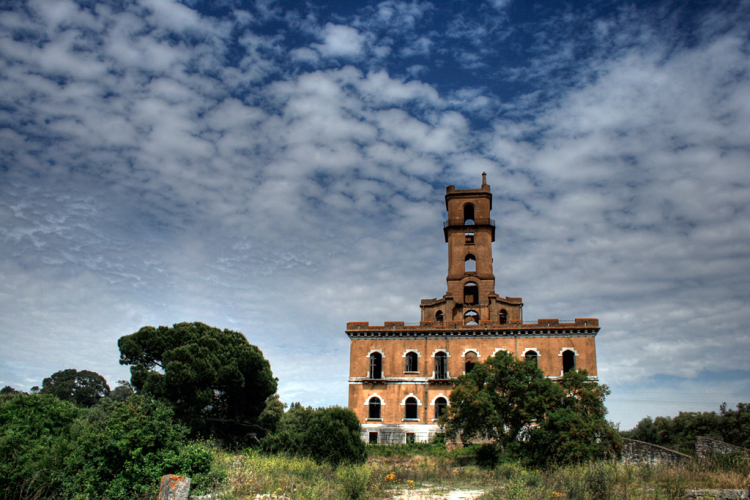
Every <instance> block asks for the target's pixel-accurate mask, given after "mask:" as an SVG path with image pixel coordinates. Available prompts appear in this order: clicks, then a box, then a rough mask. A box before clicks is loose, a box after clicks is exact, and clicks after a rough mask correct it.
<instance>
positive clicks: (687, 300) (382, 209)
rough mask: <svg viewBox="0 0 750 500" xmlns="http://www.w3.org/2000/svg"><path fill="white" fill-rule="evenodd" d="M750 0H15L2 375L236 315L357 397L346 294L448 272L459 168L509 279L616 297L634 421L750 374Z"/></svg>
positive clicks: (1, 46)
mask: <svg viewBox="0 0 750 500" xmlns="http://www.w3.org/2000/svg"><path fill="white" fill-rule="evenodd" d="M749 21H750V3H749V2H747V1H736V2H684V1H680V2H676V1H675V2H645V1H644V2H605V1H602V2H559V1H540V2H520V1H518V0H494V1H485V2H481V1H472V2H468V1H467V2H459V1H456V2H418V1H414V2H399V1H391V0H388V1H384V2H315V3H302V2H291V1H288V2H273V1H268V0H264V1H257V2H232V1H226V2H216V1H212V2H185V3H179V2H174V1H169V0H142V1H130V2H126V1H123V2H106V3H96V2H89V1H81V2H74V1H68V0H53V1H41V0H29V1H10V2H5V3H4V6H3V7H2V10H0V251H1V252H2V256H3V258H2V259H0V276H1V277H2V280H0V385H2V386H4V385H11V386H14V387H16V388H18V389H24V390H28V389H29V388H30V387H31V386H34V385H39V384H40V383H41V381H42V379H43V378H44V377H47V376H49V375H50V374H52V373H53V372H55V371H57V370H61V369H65V368H77V369H88V370H93V371H96V372H98V373H101V374H102V375H104V376H105V377H106V378H107V380H108V381H109V382H110V385H112V386H114V385H115V383H116V381H117V380H119V379H125V378H128V377H129V374H128V370H127V368H125V367H122V366H120V365H119V364H118V357H119V356H118V351H117V345H116V341H117V339H118V338H119V337H120V336H122V335H126V334H129V333H132V332H134V331H136V330H138V328H140V327H141V326H144V325H170V324H173V323H177V322H181V321H203V322H205V323H208V324H211V325H214V326H217V327H220V328H230V329H233V330H238V331H241V332H243V333H244V334H245V335H246V336H247V337H248V339H249V340H250V341H251V342H252V343H254V344H257V345H258V346H259V347H260V348H261V349H262V350H263V352H264V353H265V355H266V356H267V357H268V358H269V359H270V361H271V364H272V368H273V371H274V373H275V375H276V376H278V377H279V380H280V393H281V396H282V400H284V401H286V402H292V401H300V402H302V403H303V404H306V405H313V406H320V405H331V404H342V405H345V404H346V397H347V383H346V380H347V376H348V339H347V337H346V335H345V334H344V328H345V324H346V322H347V321H370V322H371V323H372V324H379V323H382V322H383V321H388V320H404V321H412V322H413V321H418V320H419V307H418V305H419V300H420V299H422V298H431V297H439V296H442V294H443V293H445V275H446V272H447V253H446V249H445V244H444V242H443V235H442V231H441V222H442V220H443V219H444V217H445V212H444V202H443V196H444V193H445V186H447V185H449V184H454V185H456V186H457V187H459V188H469V187H478V185H479V184H480V182H481V173H482V172H483V171H486V172H487V178H488V183H489V184H490V185H491V186H492V190H493V194H494V196H495V200H494V206H493V207H494V209H493V217H494V219H495V220H496V223H497V241H496V243H495V247H494V270H495V276H496V290H497V292H498V293H499V294H501V295H509V296H521V297H523V298H524V302H525V307H524V315H525V319H526V320H533V319H536V318H549V317H558V318H560V319H569V318H574V317H598V318H599V319H600V323H601V325H602V330H601V333H600V334H599V336H598V337H597V345H598V364H599V373H600V378H601V380H602V381H603V382H605V383H607V384H609V385H610V387H611V388H612V395H611V396H610V398H609V404H608V406H609V408H610V418H611V419H612V420H613V421H615V422H620V424H621V426H622V428H630V427H632V426H633V425H634V424H635V423H636V422H637V421H638V420H640V419H641V418H643V417H645V416H646V415H651V416H657V415H674V414H676V413H677V411H680V410H685V411H687V410H691V411H708V410H717V409H718V406H719V404H720V403H722V402H724V401H726V402H727V403H728V404H729V405H730V406H733V405H734V404H736V403H737V402H738V401H744V402H747V401H750V370H749V369H748V364H747V357H748V353H750V338H749V337H748V334H747V325H748V324H750V307H749V306H748V297H749V295H750V284H749V283H750V280H748V276H749V275H750V252H749V250H748V249H749V248H750V216H749V214H748V206H749V205H750V57H748V52H749V50H748V49H749V47H750V46H749V45H748V40H749V37H748V35H749V33H750V22H749Z"/></svg>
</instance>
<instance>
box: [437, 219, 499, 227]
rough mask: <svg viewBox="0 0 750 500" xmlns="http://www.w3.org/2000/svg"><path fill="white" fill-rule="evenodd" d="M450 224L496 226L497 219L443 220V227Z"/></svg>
mask: <svg viewBox="0 0 750 500" xmlns="http://www.w3.org/2000/svg"><path fill="white" fill-rule="evenodd" d="M449 226H492V227H495V221H494V220H493V219H474V220H464V219H448V220H447V221H444V222H443V228H446V227H449Z"/></svg>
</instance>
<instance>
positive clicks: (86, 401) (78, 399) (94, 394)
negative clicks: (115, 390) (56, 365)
mask: <svg viewBox="0 0 750 500" xmlns="http://www.w3.org/2000/svg"><path fill="white" fill-rule="evenodd" d="M39 392H40V394H52V395H53V396H55V397H56V398H58V399H60V400H62V401H70V402H71V403H75V404H76V405H78V406H84V407H91V406H94V405H95V404H97V403H98V402H99V400H100V399H102V398H103V397H106V396H108V395H109V385H107V381H106V380H105V379H104V377H102V376H101V375H99V374H98V373H95V372H90V371H88V370H81V371H80V372H79V371H78V370H75V369H74V368H69V369H67V370H60V371H59V372H55V373H53V374H52V376H51V377H47V378H45V379H44V381H43V382H42V390H41V391H39Z"/></svg>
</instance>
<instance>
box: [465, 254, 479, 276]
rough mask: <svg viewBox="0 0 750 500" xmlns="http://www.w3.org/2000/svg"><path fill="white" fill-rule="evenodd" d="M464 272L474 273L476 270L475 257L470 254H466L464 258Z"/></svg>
mask: <svg viewBox="0 0 750 500" xmlns="http://www.w3.org/2000/svg"><path fill="white" fill-rule="evenodd" d="M464 272H465V273H475V272H477V258H476V257H474V256H473V255H471V254H468V255H467V256H466V258H465V259H464Z"/></svg>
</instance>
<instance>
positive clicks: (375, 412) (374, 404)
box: [367, 398, 380, 418]
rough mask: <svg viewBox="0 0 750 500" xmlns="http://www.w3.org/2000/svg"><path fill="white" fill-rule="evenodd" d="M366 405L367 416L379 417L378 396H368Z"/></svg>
mask: <svg viewBox="0 0 750 500" xmlns="http://www.w3.org/2000/svg"><path fill="white" fill-rule="evenodd" d="M367 406H368V407H369V410H368V413H367V418H380V400H379V399H378V398H370V402H369V403H367Z"/></svg>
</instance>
